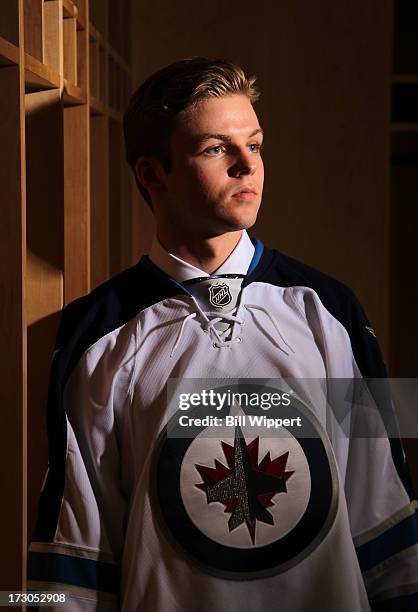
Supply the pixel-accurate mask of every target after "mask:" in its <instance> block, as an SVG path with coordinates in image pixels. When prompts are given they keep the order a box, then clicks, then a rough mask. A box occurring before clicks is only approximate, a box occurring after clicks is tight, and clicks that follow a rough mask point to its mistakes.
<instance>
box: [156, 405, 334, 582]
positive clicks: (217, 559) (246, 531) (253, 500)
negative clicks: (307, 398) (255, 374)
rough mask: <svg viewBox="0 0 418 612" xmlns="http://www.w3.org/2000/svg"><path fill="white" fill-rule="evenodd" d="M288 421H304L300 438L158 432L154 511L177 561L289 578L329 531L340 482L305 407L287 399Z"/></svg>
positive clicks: (220, 572)
mask: <svg viewBox="0 0 418 612" xmlns="http://www.w3.org/2000/svg"><path fill="white" fill-rule="evenodd" d="M199 410H200V409H196V411H195V413H196V415H197V416H201V414H200V412H199ZM283 410H284V408H283V407H281V413H280V414H281V415H282V416H283V414H284V413H283ZM202 414H203V413H202ZM247 414H248V413H247ZM291 414H292V416H295V415H300V416H301V418H303V422H304V435H303V437H297V438H296V437H295V436H294V435H292V434H291V433H290V432H289V431H286V430H284V432H283V433H282V434H280V435H276V436H275V437H265V435H263V432H262V431H261V430H259V431H256V430H254V429H248V427H247V426H243V427H240V426H236V427H235V429H232V430H229V431H226V430H222V431H219V432H216V435H215V436H213V435H212V434H211V433H210V432H209V430H210V427H209V428H205V427H202V428H201V431H200V433H198V434H197V435H196V436H195V437H192V438H185V437H183V438H175V437H171V436H172V434H173V433H175V431H176V427H177V426H174V427H175V428H174V429H173V430H171V433H170V434H169V435H168V433H167V432H168V430H167V429H166V430H165V431H163V432H162V434H161V436H160V439H159V441H158V443H157V447H156V449H155V453H154V460H153V469H152V473H153V486H152V490H153V492H152V504H153V511H154V513H155V516H156V518H157V519H158V522H159V524H160V527H161V530H162V534H164V537H166V538H167V539H168V540H169V541H170V542H171V544H172V545H173V546H174V548H175V549H176V550H177V551H178V552H179V554H181V555H185V557H186V558H187V559H188V560H189V561H190V562H192V563H194V564H196V565H197V566H198V567H200V568H201V569H202V570H204V571H206V572H208V573H209V574H213V575H216V576H220V577H222V578H226V579H232V580H249V579H255V578H264V577H266V576H271V575H274V574H277V573H281V572H283V571H287V570H288V569H290V568H291V567H293V566H294V565H296V564H297V563H299V562H300V561H302V560H303V559H304V558H305V557H307V556H308V555H310V554H311V553H312V552H313V550H315V548H316V547H317V546H318V545H319V544H320V543H321V542H322V541H323V539H324V538H325V537H326V535H327V533H328V532H329V530H330V529H331V526H332V525H333V522H334V519H335V515H336V509H337V505H338V504H337V500H338V484H337V470H336V466H335V460H334V458H333V453H332V450H331V447H330V444H329V441H328V440H327V437H326V435H324V433H323V432H322V430H321V426H320V425H319V423H318V422H317V421H316V419H315V417H313V415H312V413H311V412H310V411H309V410H308V409H306V408H305V406H304V405H303V404H301V403H300V402H295V401H294V402H292V405H291V406H290V407H289V409H288V414H286V416H290V415H291ZM168 427H170V426H168Z"/></svg>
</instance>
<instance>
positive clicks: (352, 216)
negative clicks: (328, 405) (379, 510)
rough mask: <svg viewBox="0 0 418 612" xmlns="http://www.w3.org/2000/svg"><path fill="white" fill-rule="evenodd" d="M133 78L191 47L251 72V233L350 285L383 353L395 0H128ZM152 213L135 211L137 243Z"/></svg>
mask: <svg viewBox="0 0 418 612" xmlns="http://www.w3.org/2000/svg"><path fill="white" fill-rule="evenodd" d="M134 7H135V8H134V25H133V30H134V41H135V42H134V45H135V47H134V66H135V75H136V80H137V82H138V83H139V82H140V81H141V80H142V79H143V78H144V77H146V76H147V75H149V74H150V73H151V72H153V71H154V70H156V69H158V68H160V67H162V66H164V65H165V64H168V63H170V62H172V61H175V60H177V59H180V58H183V57H187V56H193V55H209V56H220V57H226V58H230V59H232V60H235V61H237V62H239V63H241V64H242V65H243V66H244V67H245V68H246V70H247V71H248V72H249V73H255V74H256V75H257V76H258V84H259V86H260V87H261V90H262V93H263V95H262V98H261V100H260V102H259V103H258V105H257V107H256V108H257V112H258V114H259V116H260V120H261V123H262V125H263V127H264V128H265V130H266V133H267V138H266V146H265V154H264V158H265V163H266V188H265V195H264V201H263V208H262V212H261V214H260V217H259V221H258V222H257V225H256V227H255V228H254V230H253V234H255V235H257V236H258V237H259V238H261V239H262V240H263V241H264V242H265V243H266V244H268V245H269V246H272V247H276V248H278V249H280V250H282V251H284V252H285V253H288V254H290V255H292V256H294V257H297V258H300V259H302V260H303V261H305V262H307V263H310V264H311V265H313V266H315V267H317V268H319V269H321V270H322V271H324V272H327V273H329V274H331V275H333V276H335V277H337V278H339V279H340V280H342V281H344V282H346V283H348V284H349V285H350V286H351V287H352V288H353V289H354V290H355V291H356V293H357V294H358V295H359V297H360V299H361V301H362V302H363V303H364V305H365V307H366V310H367V311H368V313H369V316H370V318H371V319H372V321H373V323H374V325H375V327H376V329H377V331H378V335H379V338H380V342H381V344H382V347H383V349H384V350H385V351H386V348H387V342H388V330H387V325H388V316H389V312H388V309H389V306H388V305H389V298H388V285H389V276H388V275H389V265H388V264H389V261H388V257H389V249H388V216H389V157H390V154H389V144H390V142H389V121H390V117H389V111H390V72H391V49H390V45H391V43H390V41H391V1H390V0H379V1H378V2H377V1H375V2H367V3H366V2H364V1H363V0H356V1H354V0H353V1H352V2H335V0H319V2H307V1H305V2H285V1H283V0H279V1H277V2H274V1H273V0H270V1H267V0H260V1H258V2H249V1H248V0H242V1H239V2H237V1H236V0H232V1H228V2H226V1H222V0H218V1H213V2H210V3H209V2H205V3H203V2H202V3H200V2H196V1H191V0H179V1H176V2H171V1H169V0H152V2H151V1H149V0H141V2H139V1H138V2H134ZM151 224H152V219H151V217H150V214H149V212H148V210H146V207H145V206H144V205H143V204H142V205H141V207H140V209H139V211H138V228H139V250H140V251H142V252H146V250H147V246H148V244H149V237H150V227H151Z"/></svg>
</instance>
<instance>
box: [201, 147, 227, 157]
mask: <svg viewBox="0 0 418 612" xmlns="http://www.w3.org/2000/svg"><path fill="white" fill-rule="evenodd" d="M222 151H223V146H222V145H216V146H215V147H210V148H209V149H206V151H205V154H206V155H211V156H212V157H216V156H217V155H219V154H220V153H222Z"/></svg>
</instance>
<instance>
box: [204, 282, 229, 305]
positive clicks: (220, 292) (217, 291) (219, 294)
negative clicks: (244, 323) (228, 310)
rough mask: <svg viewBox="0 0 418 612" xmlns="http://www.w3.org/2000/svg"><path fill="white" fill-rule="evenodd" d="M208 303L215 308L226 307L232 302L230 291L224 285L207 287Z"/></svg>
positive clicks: (218, 284)
mask: <svg viewBox="0 0 418 612" xmlns="http://www.w3.org/2000/svg"><path fill="white" fill-rule="evenodd" d="M209 302H210V303H211V304H212V306H215V307H216V308H221V307H223V306H228V304H230V303H231V302H232V295H231V291H230V289H229V287H228V285H227V284H226V283H217V284H216V285H211V286H210V287H209Z"/></svg>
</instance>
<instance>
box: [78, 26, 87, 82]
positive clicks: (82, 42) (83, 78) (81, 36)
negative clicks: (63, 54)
mask: <svg viewBox="0 0 418 612" xmlns="http://www.w3.org/2000/svg"><path fill="white" fill-rule="evenodd" d="M87 50H88V43H87V32H86V31H85V30H77V85H78V87H81V89H83V90H84V91H85V92H86V93H87V73H88V61H89V57H88V51H87Z"/></svg>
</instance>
